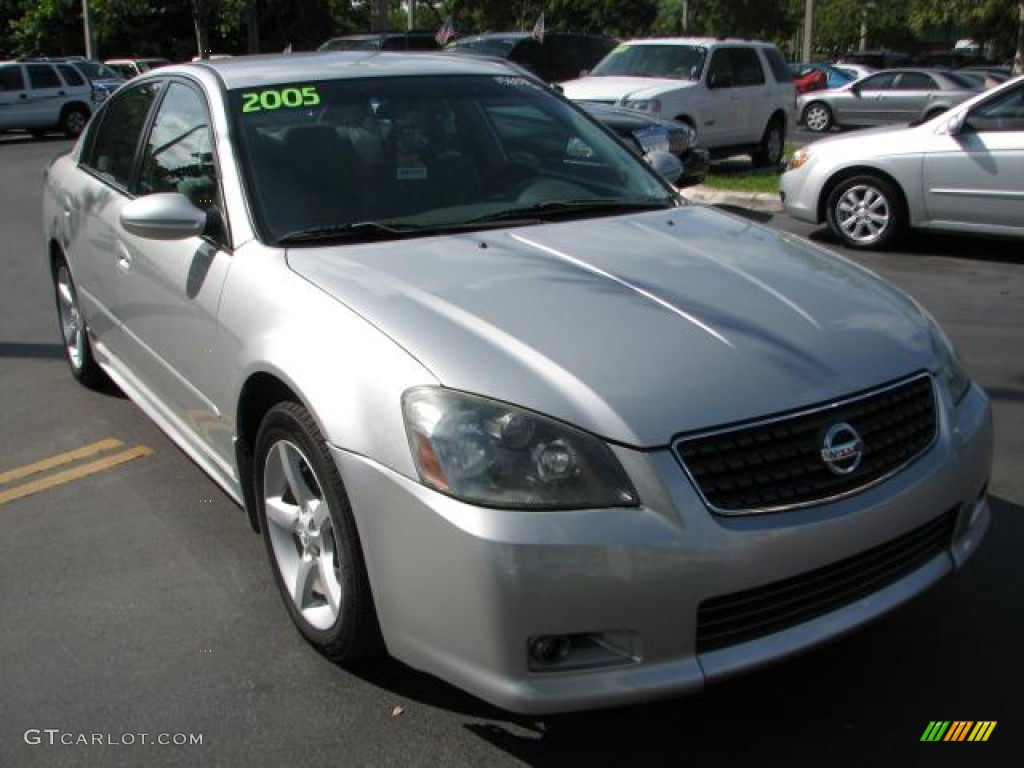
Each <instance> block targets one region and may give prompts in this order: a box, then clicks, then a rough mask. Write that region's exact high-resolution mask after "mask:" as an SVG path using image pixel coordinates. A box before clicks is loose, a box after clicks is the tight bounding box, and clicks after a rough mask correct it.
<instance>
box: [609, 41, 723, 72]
mask: <svg viewBox="0 0 1024 768" xmlns="http://www.w3.org/2000/svg"><path fill="white" fill-rule="evenodd" d="M706 57H707V48H705V47H703V46H700V45H620V46H617V47H616V48H615V49H614V50H613V51H612V52H611V53H609V54H608V55H607V56H605V57H604V58H603V59H601V61H600V62H598V64H597V66H595V67H594V69H593V70H592V71H591V72H590V74H591V75H605V76H608V75H630V76H635V77H668V78H675V79H677V80H699V79H700V73H701V71H702V70H703V69H704V59H705V58H706Z"/></svg>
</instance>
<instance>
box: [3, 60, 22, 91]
mask: <svg viewBox="0 0 1024 768" xmlns="http://www.w3.org/2000/svg"><path fill="white" fill-rule="evenodd" d="M23 90H25V76H24V75H22V74H21V67H19V66H18V65H17V64H14V65H11V66H9V67H0V91H23Z"/></svg>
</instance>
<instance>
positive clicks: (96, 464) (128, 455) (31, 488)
mask: <svg viewBox="0 0 1024 768" xmlns="http://www.w3.org/2000/svg"><path fill="white" fill-rule="evenodd" d="M151 453H153V449H152V448H147V447H146V446H144V445H138V446H136V447H134V448H129V449H128V450H126V451H121V452H120V453H115V454H112V455H110V456H104V457H103V458H102V459H97V460H96V461H90V462H89V463H88V464H82V465H80V466H77V467H74V468H72V469H66V470H64V471H63V472H58V473H57V474H55V475H50V476H49V477H43V478H40V479H39V480H33V481H32V482H30V483H25V484H24V485H18V486H15V487H14V488H9V489H8V490H6V491H0V504H6V503H7V502H9V501H14V500H15V499H20V498H23V497H25V496H30V495H32V494H33V493H39V492H40V491H45V490H47V489H48V488H53V487H54V486H57V485H63V484H64V483H70V482H72V481H74V480H79V479H81V478H83V477H87V476H88V475H93V474H95V473H97V472H102V471H103V470H105V469H110V468H111V467H116V466H117V465H118V464H124V463H125V462H126V461H131V460H132V459H137V458H139V457H141V456H149V455H150V454H151Z"/></svg>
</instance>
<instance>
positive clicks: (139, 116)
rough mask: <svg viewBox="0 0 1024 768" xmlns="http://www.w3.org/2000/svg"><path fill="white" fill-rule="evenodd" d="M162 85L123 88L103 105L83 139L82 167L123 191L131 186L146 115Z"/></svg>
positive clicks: (155, 83)
mask: <svg viewBox="0 0 1024 768" xmlns="http://www.w3.org/2000/svg"><path fill="white" fill-rule="evenodd" d="M161 86H162V83H160V82H159V81H158V82H148V83H141V84H139V85H136V86H133V87H126V88H122V89H121V90H120V91H118V92H117V93H115V94H114V95H113V96H112V97H111V98H110V100H109V101H108V102H107V103H106V104H105V105H104V108H103V110H102V111H101V112H100V114H99V115H98V116H97V117H98V118H99V119H98V121H95V122H94V123H93V130H92V131H90V135H89V136H88V137H87V138H86V143H85V146H86V149H85V153H84V157H83V161H82V162H83V165H84V166H85V167H87V168H90V169H91V170H92V171H93V172H95V173H96V174H97V175H98V176H100V177H102V178H103V179H105V180H107V181H109V182H112V183H114V184H116V185H117V186H119V187H121V188H122V189H125V190H129V189H131V187H132V182H133V178H132V174H133V172H134V169H135V157H136V154H137V152H138V146H139V139H140V136H141V134H142V129H143V127H144V126H145V122H146V115H147V114H148V113H149V109H150V107H151V106H152V105H153V101H154V100H155V99H156V96H157V93H158V92H159V89H160V88H161Z"/></svg>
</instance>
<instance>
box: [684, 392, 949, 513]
mask: <svg viewBox="0 0 1024 768" xmlns="http://www.w3.org/2000/svg"><path fill="white" fill-rule="evenodd" d="M838 424H848V425H850V426H851V427H853V429H854V430H856V432H857V434H858V435H859V436H860V438H861V441H862V446H863V448H862V457H861V460H860V464H859V466H857V467H856V469H854V470H853V471H852V472H850V473H849V474H837V473H836V472H834V471H833V470H830V469H829V466H828V465H827V464H826V462H825V460H824V459H823V457H822V449H823V448H824V447H825V436H826V434H827V433H828V431H829V429H830V428H831V427H834V426H835V425H838ZM936 429H937V422H936V412H935V397H934V394H933V392H932V382H931V377H930V376H928V375H927V374H921V375H918V376H916V377H914V378H912V379H910V380H907V381H904V382H901V383H898V384H894V385H891V386H888V387H884V388H882V389H879V390H874V391H872V392H869V393H867V394H862V395H857V396H854V397H850V398H847V399H845V400H842V401H839V402H834V403H827V404H824V405H821V406H817V407H815V408H813V409H810V410H807V411H801V412H799V413H795V414H790V415H784V416H780V417H777V418H773V419H770V420H763V421H759V422H757V423H753V424H746V425H739V426H737V427H733V428H730V429H727V430H721V431H717V432H713V433H706V434H702V435H695V436H684V437H682V438H680V439H679V440H677V441H676V442H675V443H674V445H673V447H674V449H675V451H676V455H677V456H678V457H679V460H680V461H681V462H682V464H683V467H684V468H685V469H686V471H687V473H688V474H689V476H690V478H691V479H692V480H693V482H694V484H695V485H696V487H697V490H698V491H699V492H700V494H701V496H702V497H703V499H704V501H705V503H706V504H707V505H708V506H709V507H711V508H712V509H713V510H715V511H716V512H720V513H722V514H743V513H749V512H768V511H776V510H780V509H791V508H793V507H800V506H807V505H809V504H815V503H819V502H822V501H827V500H831V499H835V498H839V497H842V496H846V495H849V494H851V493H854V492H856V491H859V490H862V489H864V488H866V487H868V486H870V485H874V484H875V483H878V482H880V481H882V480H884V479H885V478H887V477H889V476H890V475H892V474H894V473H896V472H898V471H899V470H900V469H902V468H903V467H904V466H906V465H907V464H909V463H910V462H911V461H913V460H914V459H916V458H917V457H918V456H920V455H921V454H922V453H924V451H925V450H927V449H928V447H929V446H930V445H931V444H932V441H933V440H934V439H935V435H936Z"/></svg>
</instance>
